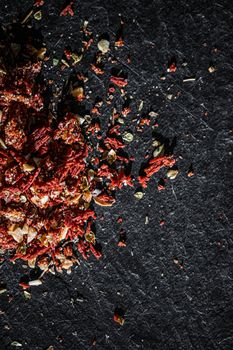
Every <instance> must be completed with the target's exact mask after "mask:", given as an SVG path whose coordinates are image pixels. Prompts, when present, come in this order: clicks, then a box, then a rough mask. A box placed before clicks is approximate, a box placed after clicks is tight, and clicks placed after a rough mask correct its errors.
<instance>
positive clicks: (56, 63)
mask: <svg viewBox="0 0 233 350" xmlns="http://www.w3.org/2000/svg"><path fill="white" fill-rule="evenodd" d="M58 63H59V59H57V58H54V59H53V66H54V67H55V66H57V65H58Z"/></svg>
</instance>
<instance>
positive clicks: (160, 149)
mask: <svg viewBox="0 0 233 350" xmlns="http://www.w3.org/2000/svg"><path fill="white" fill-rule="evenodd" d="M163 153H164V145H163V144H162V145H161V144H160V142H159V145H158V146H157V148H156V149H155V150H154V152H153V156H154V158H156V157H158V156H160V155H162V154H163Z"/></svg>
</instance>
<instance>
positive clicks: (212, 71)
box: [208, 66, 216, 73]
mask: <svg viewBox="0 0 233 350" xmlns="http://www.w3.org/2000/svg"><path fill="white" fill-rule="evenodd" d="M208 71H209V73H214V72H216V68H215V67H214V66H210V67H209V68H208Z"/></svg>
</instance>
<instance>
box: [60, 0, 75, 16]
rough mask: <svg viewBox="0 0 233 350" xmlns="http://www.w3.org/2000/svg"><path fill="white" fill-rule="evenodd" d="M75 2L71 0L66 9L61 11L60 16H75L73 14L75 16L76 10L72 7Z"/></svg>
mask: <svg viewBox="0 0 233 350" xmlns="http://www.w3.org/2000/svg"><path fill="white" fill-rule="evenodd" d="M73 4H74V1H71V2H70V3H69V5H67V6H66V7H65V8H64V10H62V11H61V13H60V16H67V15H68V14H69V15H70V16H72V17H73V16H74V11H73V9H72V6H73Z"/></svg>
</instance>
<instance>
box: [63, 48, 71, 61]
mask: <svg viewBox="0 0 233 350" xmlns="http://www.w3.org/2000/svg"><path fill="white" fill-rule="evenodd" d="M64 54H65V56H66V59H67V60H68V61H69V60H70V59H71V55H72V53H71V51H70V50H64Z"/></svg>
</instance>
